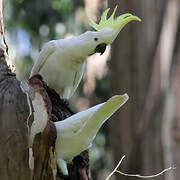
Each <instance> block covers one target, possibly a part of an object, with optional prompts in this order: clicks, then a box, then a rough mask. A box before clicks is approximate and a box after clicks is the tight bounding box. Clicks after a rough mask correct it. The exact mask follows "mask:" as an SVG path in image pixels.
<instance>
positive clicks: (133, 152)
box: [109, 0, 180, 180]
mask: <svg viewBox="0 0 180 180" xmlns="http://www.w3.org/2000/svg"><path fill="white" fill-rule="evenodd" d="M116 4H119V12H120V13H125V12H131V13H132V14H135V15H137V16H139V17H140V18H141V19H142V22H141V23H140V24H138V23H135V22H134V23H131V24H129V25H128V26H127V27H125V28H124V30H122V32H121V33H120V34H119V36H118V38H117V39H116V41H115V42H114V43H113V45H112V56H111V59H112V60H111V65H110V68H111V72H112V74H111V84H112V93H113V94H123V93H125V92H127V93H128V95H129V96H130V99H129V101H128V103H127V105H126V106H124V109H121V111H119V112H117V113H116V114H115V116H114V119H113V121H112V123H111V124H109V126H110V130H111V140H112V146H113V149H114V152H115V153H114V158H115V162H116V164H117V162H118V161H119V160H120V158H121V157H122V156H123V155H126V158H125V160H124V162H123V164H122V166H121V167H120V169H123V171H125V172H128V173H138V174H139V173H140V174H148V175H149V174H154V173H156V172H159V171H161V170H163V169H164V168H167V167H169V166H172V165H173V163H175V162H174V161H173V160H169V159H172V158H170V157H171V156H172V151H171V152H169V151H170V149H169V148H171V150H172V149H173V146H172V134H170V133H171V132H172V130H171V127H172V121H171V122H170V123H169V120H170V119H172V117H173V116H174V119H176V123H178V121H179V119H180V116H179V113H178V112H179V111H178V110H177V109H176V112H173V113H175V114H176V115H175V114H174V115H171V116H172V117H169V110H170V109H171V110H170V113H172V108H173V107H177V108H178V106H177V103H178V102H179V101H178V98H179V96H178V95H177V94H178V93H179V90H180V89H179V85H178V84H179V83H178V82H177V81H178V74H179V73H178V72H179V69H178V68H179V66H178V64H179V63H178V62H179V61H178V60H179V59H178V58H179V53H178V50H177V49H178V48H179V46H178V45H177V44H179V36H178V35H179V34H177V35H176V32H177V31H178V32H179V30H178V26H177V19H178V16H179V14H178V13H179V9H178V8H176V7H179V6H178V5H179V4H178V1H176V0H173V1H170V0H166V1H164V0H159V1H156V0H152V1H143V0H134V1H131V0H126V1H123V0H122V1H120V2H119V3H118V1H109V6H110V7H112V9H113V8H114V7H115V5H116ZM175 36H176V37H175ZM176 39H177V40H176ZM167 44H169V46H165V45H167ZM174 46H176V51H173V47H174ZM172 51H173V52H172ZM168 53H169V54H168ZM174 53H176V54H174ZM174 57H175V58H174ZM174 62H176V63H174ZM172 67H174V68H173V70H174V71H173V72H174V73H173V77H174V78H175V79H176V81H175V80H173V79H172V78H171V73H170V72H172ZM172 80H173V81H174V82H175V83H174V82H173V83H171V82H172ZM172 84H174V87H173V91H175V92H176V96H174V97H175V102H176V105H175V106H173V107H172V106H171V104H172V90H171V89H172V86H171V85H172ZM173 94H174V93H173ZM169 99H170V101H169ZM169 106H170V108H168V107H169ZM177 119H178V120H177ZM167 121H168V122H167ZM165 123H168V124H166V125H165ZM178 124H179V123H178ZM175 127H176V128H177V127H178V126H177V124H176V125H175ZM177 132H178V131H177ZM164 133H165V134H164ZM167 133H168V134H167ZM162 134H163V136H162ZM167 136H168V137H169V136H171V140H170V141H171V143H170V144H169V143H168V139H167ZM165 137H166V138H165ZM167 143H168V145H167ZM175 144H176V145H175V149H174V151H176V153H174V159H176V161H178V158H177V157H178V155H177V152H178V150H179V148H178V147H179V145H178V143H177V141H175ZM167 159H168V161H166V162H165V160H167ZM177 164H179V161H178V163H177ZM166 174H168V173H166ZM170 174H171V176H170V177H171V179H172V173H170ZM119 176H120V175H117V177H118V178H120V177H119ZM165 177H167V175H166V176H159V177H158V178H157V179H164V178H165ZM118 178H117V179H118ZM121 179H128V177H121ZM167 179H168V180H169V179H170V178H167Z"/></svg>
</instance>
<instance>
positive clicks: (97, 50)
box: [95, 43, 107, 55]
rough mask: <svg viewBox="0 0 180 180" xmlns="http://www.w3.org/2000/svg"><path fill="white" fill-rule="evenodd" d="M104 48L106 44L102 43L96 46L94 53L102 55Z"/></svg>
mask: <svg viewBox="0 0 180 180" xmlns="http://www.w3.org/2000/svg"><path fill="white" fill-rule="evenodd" d="M106 46H107V44H106V43H102V44H99V45H97V46H96V49H95V53H100V54H101V55H102V54H103V53H104V52H105V50H106Z"/></svg>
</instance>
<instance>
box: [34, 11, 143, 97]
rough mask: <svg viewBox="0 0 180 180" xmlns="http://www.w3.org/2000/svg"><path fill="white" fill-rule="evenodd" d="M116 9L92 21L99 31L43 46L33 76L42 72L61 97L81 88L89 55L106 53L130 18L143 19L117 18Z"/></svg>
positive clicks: (128, 16)
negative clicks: (96, 20) (79, 86)
mask: <svg viewBox="0 0 180 180" xmlns="http://www.w3.org/2000/svg"><path fill="white" fill-rule="evenodd" d="M116 9H117V8H115V9H114V11H113V13H112V15H111V16H110V18H108V19H107V14H108V11H109V9H107V10H105V11H104V13H103V14H102V17H101V20H100V22H99V24H96V23H95V22H94V21H92V20H90V25H91V26H92V27H93V28H94V29H95V30H96V31H87V32H85V33H84V34H81V35H79V36H76V37H73V38H71V39H60V40H52V41H49V42H47V43H46V44H45V45H44V47H43V48H42V50H41V52H40V54H39V57H38V59H37V60H36V62H35V64H34V66H33V68H32V71H31V76H33V75H35V74H41V75H42V77H43V79H44V80H45V81H46V82H47V84H48V85H49V86H50V87H51V88H54V89H55V90H56V91H57V92H58V93H59V95H60V96H61V98H66V99H69V98H70V97H71V96H72V95H73V93H74V92H75V90H76V88H77V87H78V85H79V83H80V81H81V79H82V76H83V74H84V71H85V67H86V57H88V56H90V55H92V54H94V53H101V54H103V53H104V51H105V49H106V45H109V44H111V43H112V42H113V41H114V39H115V38H116V37H117V35H118V33H119V32H120V31H121V29H122V28H123V27H124V26H125V25H126V24H127V23H128V22H130V21H133V20H137V21H140V19H139V18H138V17H136V16H133V15H132V14H129V13H127V14H123V15H121V16H119V17H117V18H115V19H114V14H115V12H116Z"/></svg>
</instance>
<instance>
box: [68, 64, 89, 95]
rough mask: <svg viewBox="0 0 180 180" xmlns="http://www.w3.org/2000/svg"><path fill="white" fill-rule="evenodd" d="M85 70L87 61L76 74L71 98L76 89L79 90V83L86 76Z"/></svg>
mask: <svg viewBox="0 0 180 180" xmlns="http://www.w3.org/2000/svg"><path fill="white" fill-rule="evenodd" d="M85 69H86V61H85V62H84V63H83V65H82V67H81V69H80V70H79V71H77V72H76V73H75V76H74V80H73V87H72V90H71V94H70V97H71V96H72V95H73V94H74V92H75V91H76V89H77V87H78V85H79V83H80V81H81V79H82V76H83V74H84V71H85Z"/></svg>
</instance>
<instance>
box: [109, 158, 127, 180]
mask: <svg viewBox="0 0 180 180" xmlns="http://www.w3.org/2000/svg"><path fill="white" fill-rule="evenodd" d="M125 157H126V156H125V155H124V156H123V157H122V158H121V159H120V161H119V163H118V164H117V166H116V167H115V169H114V170H113V171H112V172H111V174H109V176H108V177H107V178H106V180H108V179H109V178H110V177H111V176H112V175H113V174H114V173H115V172H116V171H117V168H118V167H119V166H120V164H121V163H122V161H123V159H124V158H125Z"/></svg>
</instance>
